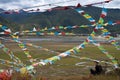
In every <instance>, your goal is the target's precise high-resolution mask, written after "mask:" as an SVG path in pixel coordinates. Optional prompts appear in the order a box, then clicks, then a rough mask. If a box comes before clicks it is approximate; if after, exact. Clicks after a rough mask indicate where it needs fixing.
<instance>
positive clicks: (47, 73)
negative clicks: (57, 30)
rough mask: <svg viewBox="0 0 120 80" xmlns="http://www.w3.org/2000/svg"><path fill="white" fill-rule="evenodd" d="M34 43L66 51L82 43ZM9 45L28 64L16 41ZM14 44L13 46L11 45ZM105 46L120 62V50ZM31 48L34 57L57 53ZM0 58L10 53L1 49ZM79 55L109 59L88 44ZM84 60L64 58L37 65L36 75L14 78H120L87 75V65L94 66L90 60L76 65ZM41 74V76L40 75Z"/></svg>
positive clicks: (70, 79) (51, 79) (53, 79)
mask: <svg viewBox="0 0 120 80" xmlns="http://www.w3.org/2000/svg"><path fill="white" fill-rule="evenodd" d="M34 44H37V45H40V46H42V47H45V48H48V49H51V50H55V51H59V52H64V51H66V50H68V49H71V48H73V47H75V46H76V45H79V44H80V43H65V42H34ZM5 45H7V47H9V48H10V50H12V51H13V52H14V54H15V55H16V56H19V58H20V59H21V60H22V61H23V62H24V63H25V64H27V65H28V59H27V58H26V56H25V55H24V53H23V51H22V50H21V49H20V48H19V47H18V46H17V44H16V43H10V44H8V43H5ZM11 46H12V47H11ZM104 47H105V48H106V49H107V50H108V51H109V53H110V54H112V55H113V56H115V57H116V58H117V59H118V61H119V62H120V54H119V53H120V51H117V50H116V49H115V48H114V47H113V46H111V45H104ZM28 49H29V50H30V54H31V55H32V56H33V57H34V58H39V59H46V58H49V57H52V56H54V55H56V54H53V53H50V52H46V51H43V50H39V49H35V48H31V47H28ZM0 54H1V56H0V58H2V59H10V58H9V57H8V55H6V54H5V53H4V52H3V51H2V50H0ZM77 56H81V57H84V56H86V57H89V58H93V59H98V60H108V61H109V59H108V58H107V57H106V56H105V55H104V54H103V53H101V51H100V50H99V49H98V48H96V47H95V46H93V45H87V46H86V48H85V49H83V50H82V51H81V52H80V54H77ZM81 61H84V60H79V59H76V58H72V57H67V58H63V59H61V60H60V61H58V62H56V63H55V64H53V65H48V66H43V67H37V69H36V70H37V73H36V75H35V77H30V76H25V77H23V76H21V75H19V74H15V75H13V77H12V80H119V79H118V77H117V76H116V75H107V76H105V75H100V76H92V77H91V76H87V75H89V69H86V66H89V65H91V66H93V63H92V62H89V63H88V64H86V66H75V64H76V63H78V62H81ZM0 67H1V68H4V66H3V65H0ZM39 75H40V76H39Z"/></svg>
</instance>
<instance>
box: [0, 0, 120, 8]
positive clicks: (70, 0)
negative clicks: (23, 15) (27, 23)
mask: <svg viewBox="0 0 120 80" xmlns="http://www.w3.org/2000/svg"><path fill="white" fill-rule="evenodd" d="M66 1H67V2H66ZM101 1H104V0H0V8H2V9H4V10H9V9H22V8H26V7H32V6H39V5H44V4H51V3H58V2H63V3H60V4H55V5H49V6H43V7H40V9H46V8H47V9H48V8H51V7H55V6H58V5H59V6H76V5H77V4H78V3H80V4H81V5H85V4H89V3H93V2H101ZM96 6H99V7H103V6H105V7H107V8H119V9H120V0H113V1H111V2H110V3H108V4H105V5H103V4H99V5H96Z"/></svg>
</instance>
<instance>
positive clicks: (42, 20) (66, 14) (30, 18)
mask: <svg viewBox="0 0 120 80" xmlns="http://www.w3.org/2000/svg"><path fill="white" fill-rule="evenodd" d="M82 9H83V10H85V11H86V13H88V14H90V15H91V16H92V17H93V18H94V19H95V20H96V21H98V19H99V16H100V13H101V8H98V7H84V8H82ZM119 14H120V9H108V16H107V17H106V18H105V20H106V21H108V20H112V21H116V20H120V15H119ZM0 16H2V17H3V18H5V19H7V20H9V21H10V22H15V23H17V24H19V26H18V27H17V28H16V26H13V27H12V26H10V27H12V28H14V29H15V30H16V29H17V30H19V29H21V28H20V25H22V26H23V27H22V29H23V28H24V29H31V28H33V26H36V27H40V28H41V27H42V28H44V27H46V26H48V27H52V26H56V25H62V26H68V25H82V24H90V23H89V21H88V20H86V19H85V18H84V17H82V16H81V15H80V14H79V13H77V12H76V11H74V10H71V9H68V10H54V11H51V12H48V11H47V12H40V13H25V12H22V13H20V14H0ZM0 22H1V20H0ZM118 29H119V30H120V28H119V27H118V26H116V28H115V27H114V28H113V27H110V28H109V30H110V31H112V32H117V33H120V32H119V31H117V30H118ZM87 30H88V29H87ZM80 31H81V32H86V29H81V30H80ZM80 31H79V30H78V29H77V30H75V31H74V32H77V33H78V32H80Z"/></svg>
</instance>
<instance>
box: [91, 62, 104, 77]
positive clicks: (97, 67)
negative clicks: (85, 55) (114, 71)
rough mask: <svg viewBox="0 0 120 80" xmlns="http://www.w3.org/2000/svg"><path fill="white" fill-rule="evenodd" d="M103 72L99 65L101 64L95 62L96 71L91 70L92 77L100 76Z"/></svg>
mask: <svg viewBox="0 0 120 80" xmlns="http://www.w3.org/2000/svg"><path fill="white" fill-rule="evenodd" d="M102 71H103V69H102V66H101V65H100V64H99V62H97V61H95V69H90V73H91V74H92V75H99V74H101V73H102Z"/></svg>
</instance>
